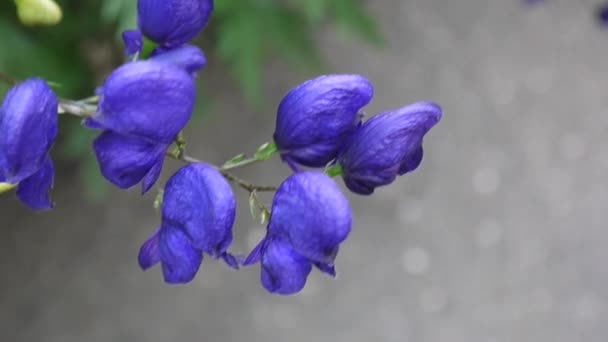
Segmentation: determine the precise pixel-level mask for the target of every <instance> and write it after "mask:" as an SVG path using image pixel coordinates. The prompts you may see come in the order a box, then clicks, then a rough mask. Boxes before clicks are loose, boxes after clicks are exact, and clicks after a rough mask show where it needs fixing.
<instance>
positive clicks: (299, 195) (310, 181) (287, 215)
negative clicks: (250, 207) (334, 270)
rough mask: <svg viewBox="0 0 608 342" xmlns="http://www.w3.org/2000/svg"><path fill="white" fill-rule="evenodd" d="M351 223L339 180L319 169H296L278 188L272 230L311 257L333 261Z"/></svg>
mask: <svg viewBox="0 0 608 342" xmlns="http://www.w3.org/2000/svg"><path fill="white" fill-rule="evenodd" d="M351 226H352V212H351V208H350V204H349V203H348V200H347V199H346V197H345V196H344V194H342V192H341V191H340V189H339V188H338V186H337V184H336V183H335V182H334V181H333V180H332V179H331V178H329V176H327V175H326V174H324V173H322V172H317V171H305V172H299V173H294V174H293V175H291V176H290V177H288V178H287V179H286V180H285V181H284V182H283V183H282V184H281V186H280V187H279V189H278V190H277V192H276V194H275V196H274V200H273V203H272V216H271V218H270V223H269V228H268V231H269V234H272V235H273V236H274V235H284V236H286V237H287V239H288V240H289V242H290V243H291V244H292V245H293V248H294V249H295V250H296V251H297V252H298V253H299V254H301V255H303V256H305V257H307V258H308V259H310V260H311V261H316V262H323V263H333V261H334V259H335V257H336V254H337V252H338V246H339V244H340V243H341V242H342V241H344V240H345V239H346V237H347V236H348V234H349V233H350V230H351Z"/></svg>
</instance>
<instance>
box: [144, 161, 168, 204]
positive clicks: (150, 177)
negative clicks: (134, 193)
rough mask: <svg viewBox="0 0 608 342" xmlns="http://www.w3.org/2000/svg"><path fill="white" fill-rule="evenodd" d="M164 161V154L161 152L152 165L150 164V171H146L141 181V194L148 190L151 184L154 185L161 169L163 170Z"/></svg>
mask: <svg viewBox="0 0 608 342" xmlns="http://www.w3.org/2000/svg"><path fill="white" fill-rule="evenodd" d="M164 162H165V158H164V155H162V154H161V155H160V156H159V157H158V160H157V162H156V163H155V164H154V166H152V168H151V169H150V171H148V173H146V175H145V176H144V178H143V179H142V181H141V194H142V195H143V194H145V193H146V192H148V190H150V188H152V186H154V184H155V183H156V181H157V180H158V177H160V173H161V171H162V170H163V164H164Z"/></svg>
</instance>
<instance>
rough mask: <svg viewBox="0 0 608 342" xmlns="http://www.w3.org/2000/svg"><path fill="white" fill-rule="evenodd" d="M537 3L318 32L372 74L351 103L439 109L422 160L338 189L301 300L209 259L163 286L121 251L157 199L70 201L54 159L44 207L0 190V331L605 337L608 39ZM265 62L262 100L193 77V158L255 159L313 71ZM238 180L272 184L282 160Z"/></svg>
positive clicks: (452, 6)
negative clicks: (343, 197)
mask: <svg viewBox="0 0 608 342" xmlns="http://www.w3.org/2000/svg"><path fill="white" fill-rule="evenodd" d="M548 2H549V3H550V5H547V6H538V7H533V8H527V7H525V6H522V4H521V2H520V1H518V0H507V1H505V0H491V1H489V0H450V1H448V0H416V1H413V0H412V1H398V0H381V1H380V0H378V1H373V2H371V3H372V4H371V6H372V7H371V10H372V12H373V13H374V14H375V15H377V16H378V17H379V18H380V22H381V24H382V28H383V30H384V32H385V33H386V35H387V40H388V43H389V47H388V48H386V49H382V50H378V49H374V48H370V47H369V46H367V45H363V44H361V43H358V42H356V41H354V40H350V39H348V38H347V37H345V36H342V35H341V34H340V33H338V32H326V34H324V35H323V36H320V37H319V40H320V42H321V45H322V49H323V54H324V56H325V57H326V58H327V60H329V61H330V65H331V70H332V71H333V72H354V73H362V74H365V75H367V76H368V77H369V78H370V79H371V80H372V81H373V82H374V84H375V85H376V94H377V95H376V97H375V99H374V101H373V104H372V105H371V106H370V107H369V108H367V110H366V112H367V113H370V114H371V113H375V112H378V111H381V110H385V109H390V108H394V107H399V106H401V105H404V104H407V103H410V102H414V101H418V100H433V101H436V102H438V103H440V104H441V105H442V107H443V108H444V119H443V121H442V122H441V123H440V124H439V125H438V126H437V127H436V128H435V129H434V130H433V131H432V132H431V133H430V134H429V135H428V136H427V138H426V141H425V152H426V155H425V160H424V161H423V163H422V166H421V167H420V168H419V169H418V171H416V172H415V173H413V174H411V175H408V176H405V177H401V178H399V180H398V181H397V182H396V183H395V184H394V185H392V186H390V187H386V188H382V189H379V190H378V191H377V192H376V193H375V194H374V195H373V196H371V197H359V196H354V195H349V196H350V198H351V199H352V204H353V207H354V210H355V219H356V222H355V227H354V231H353V233H352V234H351V236H350V237H349V239H348V240H347V242H346V243H345V244H344V245H343V247H342V249H341V251H340V255H339V257H338V260H337V267H338V272H339V276H338V278H337V279H335V280H333V279H331V278H329V277H326V276H323V275H321V274H319V273H318V272H313V274H312V275H311V277H310V278H309V280H308V284H307V286H306V288H305V290H304V291H303V292H302V293H301V294H299V295H297V296H292V297H279V296H273V295H269V294H267V293H266V292H265V291H264V290H263V289H262V288H261V286H260V284H259V279H258V278H259V268H258V267H257V266H255V267H251V268H248V269H245V270H242V271H239V272H234V271H231V270H229V269H228V268H227V267H225V266H224V265H222V264H219V263H216V262H213V261H211V260H209V259H206V260H205V262H204V265H203V267H202V269H201V272H200V273H199V275H198V277H197V278H196V280H195V281H194V282H192V283H191V284H189V285H187V286H169V285H165V284H164V283H163V282H162V276H161V272H160V269H159V268H155V269H153V270H151V271H148V272H145V273H144V272H141V271H140V270H139V268H138V266H137V259H136V257H137V251H138V248H139V245H140V243H141V242H143V241H144V240H145V239H146V238H147V237H148V235H149V234H151V233H152V232H153V231H154V230H155V229H156V228H157V226H158V225H159V217H158V215H157V214H156V213H155V212H154V211H153V209H152V201H153V197H154V194H152V195H148V196H146V197H145V198H144V199H141V198H140V196H139V194H138V191H137V190H133V191H129V192H120V191H118V190H113V191H112V194H111V198H110V200H108V201H107V202H105V204H103V205H93V204H86V202H85V201H84V200H83V197H82V194H81V191H79V189H78V187H77V186H76V185H75V183H74V182H72V180H71V179H70V170H64V171H63V177H61V178H59V179H58V180H57V182H56V190H55V191H54V200H55V201H56V203H57V206H56V209H55V210H53V211H51V212H48V213H43V214H32V213H31V212H29V211H28V210H27V209H25V208H24V207H23V206H22V205H21V204H20V203H18V201H17V200H15V199H14V198H13V196H11V195H9V196H2V197H1V198H0V217H2V223H1V226H2V228H1V229H0V232H1V234H2V237H1V239H0V274H1V277H2V278H1V279H2V280H1V282H0V341H15V342H17V341H49V342H71V341H79V342H82V341H87V342H97V341H99V342H108V341H133V342H135V341H161V342H166V341H213V342H215V341H249V342H254V341H294V342H297V341H318V342H324V341H348V342H355V341H362V342H363V341H365V342H367V341H404V342H405V341H418V342H446V341H449V342H461V341H462V342H471V341H475V342H477V341H479V342H510V341H519V342H527V341H530V342H543V341H552V342H555V341H564V342H572V341H585V342H594V341H598V342H599V341H602V342H603V341H606V340H607V339H608V324H606V323H608V319H606V317H607V316H606V315H607V314H608V271H607V270H606V266H605V263H606V262H605V260H606V258H607V257H608V250H607V247H606V246H607V244H608V233H607V232H606V230H605V229H606V220H607V219H608V211H607V210H606V206H607V203H608V202H607V199H608V198H607V197H608V196H607V195H606V194H607V189H608V176H607V174H606V173H607V171H608V154H606V152H605V151H606V150H605V149H608V138H607V137H606V132H607V130H606V127H607V125H608V116H607V115H606V113H607V108H608V96H606V91H607V89H608V64H607V62H606V61H608V31H607V30H602V29H601V28H599V27H597V25H596V23H594V22H593V20H592V16H591V13H590V11H591V10H592V5H593V4H597V3H598V1H566V0H563V1H548ZM266 72H267V75H268V78H267V83H266V84H265V91H266V92H267V94H269V96H268V97H269V99H268V101H267V103H268V105H267V106H266V108H265V111H259V110H254V109H252V108H251V107H248V106H246V105H245V104H244V102H242V101H241V99H240V97H239V96H238V95H235V94H238V91H237V90H236V89H235V88H234V87H233V86H232V85H231V84H230V83H228V81H226V78H225V75H224V71H222V70H221V69H214V68H213V67H209V68H208V69H207V70H205V71H204V72H203V73H202V74H201V76H200V77H201V79H203V80H204V82H206V84H208V85H212V87H210V88H212V89H213V93H212V94H210V97H212V98H213V99H214V102H215V103H216V105H215V106H214V107H213V109H212V110H213V113H212V114H211V115H208V116H207V117H206V118H205V119H203V121H204V122H203V123H204V124H200V125H197V127H196V129H192V128H191V129H190V131H189V132H188V134H187V136H188V138H189V142H190V144H189V148H190V153H191V154H193V155H195V156H198V157H201V158H204V159H207V160H210V161H212V162H215V163H219V162H221V161H222V160H224V159H226V158H228V157H230V156H232V155H234V154H237V153H239V152H251V151H252V150H253V149H254V148H255V147H256V146H257V145H259V144H260V143H262V142H264V141H266V140H268V139H269V138H270V136H271V134H272V131H273V128H274V127H273V126H274V122H273V117H274V112H275V107H276V105H275V104H276V103H278V101H280V99H281V97H282V95H283V94H284V93H285V92H286V91H287V90H288V89H290V88H291V87H292V86H294V85H296V84H297V83H300V82H301V81H303V80H304V79H306V78H310V77H313V76H314V75H312V74H310V75H301V74H298V73H295V72H294V71H293V70H291V69H289V68H287V67H285V65H284V64H282V63H279V62H276V61H272V60H271V61H268V67H267V69H266ZM178 166H179V165H178V164H176V163H174V162H171V161H169V162H168V163H167V167H166V170H165V176H164V178H163V179H164V180H166V177H167V176H168V175H169V174H170V171H172V170H175V169H176V168H177V167H178ZM239 174H241V175H243V176H246V177H247V178H248V179H253V180H256V181H258V182H259V183H272V182H277V180H279V179H280V177H284V176H286V175H287V174H288V169H287V167H286V166H284V165H281V164H280V163H279V162H278V161H277V160H273V161H272V162H270V163H269V165H260V166H255V167H250V168H248V169H246V170H242V171H239ZM235 191H237V192H238V193H239V202H240V204H241V207H242V208H241V211H240V215H239V218H238V222H237V225H236V227H235V234H236V236H237V237H238V239H237V241H236V242H235V244H234V246H233V248H232V250H233V251H235V252H248V251H249V250H250V249H251V248H252V247H253V246H254V244H255V243H256V242H257V241H258V240H259V238H261V236H262V235H263V232H264V231H263V227H262V226H260V225H257V224H256V223H255V222H253V221H252V220H251V219H250V217H249V215H248V209H247V208H246V206H247V201H246V197H245V196H244V194H243V193H242V192H240V190H235Z"/></svg>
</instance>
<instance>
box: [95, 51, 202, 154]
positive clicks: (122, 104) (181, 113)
mask: <svg viewBox="0 0 608 342" xmlns="http://www.w3.org/2000/svg"><path fill="white" fill-rule="evenodd" d="M100 93H101V95H100V96H101V100H100V101H101V102H100V104H99V110H98V112H97V113H96V114H95V115H93V117H92V118H91V119H89V121H91V122H89V123H88V125H89V126H90V125H93V126H94V127H96V128H99V127H103V128H104V129H107V130H112V131H114V132H117V133H120V134H123V135H133V136H138V137H141V138H144V139H148V140H151V141H157V142H163V143H166V144H170V143H172V142H173V140H174V139H175V137H176V136H177V134H178V133H179V132H180V131H181V130H182V129H183V128H184V126H185V125H186V123H187V122H188V120H189V119H190V116H191V115H192V110H193V108H194V101H195V96H196V89H195V85H194V81H193V79H192V77H191V76H190V75H189V74H188V73H186V72H185V71H184V70H182V69H180V68H178V67H176V66H174V65H171V64H169V63H162V62H155V61H144V62H133V63H127V64H125V65H123V66H122V67H120V68H118V69H116V70H115V71H114V72H113V73H112V74H111V75H110V76H109V77H108V79H107V80H106V82H105V83H104V85H103V87H102V88H101V91H100Z"/></svg>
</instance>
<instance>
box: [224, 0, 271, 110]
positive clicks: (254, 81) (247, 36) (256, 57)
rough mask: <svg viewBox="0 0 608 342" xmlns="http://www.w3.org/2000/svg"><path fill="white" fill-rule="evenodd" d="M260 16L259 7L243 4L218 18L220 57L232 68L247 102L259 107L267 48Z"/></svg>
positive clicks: (244, 2) (245, 2)
mask: <svg viewBox="0 0 608 342" xmlns="http://www.w3.org/2000/svg"><path fill="white" fill-rule="evenodd" d="M220 13H221V12H220ZM258 13H260V12H259V11H258V9H257V8H256V7H255V6H252V5H248V4H247V1H243V3H242V4H241V6H238V5H236V6H234V7H232V9H231V11H230V12H229V15H226V16H224V17H220V18H217V20H216V25H217V32H218V37H217V46H216V50H217V53H218V55H219V56H220V58H222V59H223V60H225V61H226V62H227V63H228V64H229V65H230V69H231V70H230V71H231V72H232V74H233V76H234V77H235V78H236V79H237V80H238V81H239V83H240V85H241V87H242V88H243V91H244V93H245V96H246V97H247V99H249V100H250V101H252V102H257V103H258V104H259V102H260V99H261V96H262V93H261V87H260V83H261V68H262V57H263V51H264V45H263V37H262V35H261V34H260V32H261V29H262V23H261V20H263V18H260V17H259V15H257V14H258Z"/></svg>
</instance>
